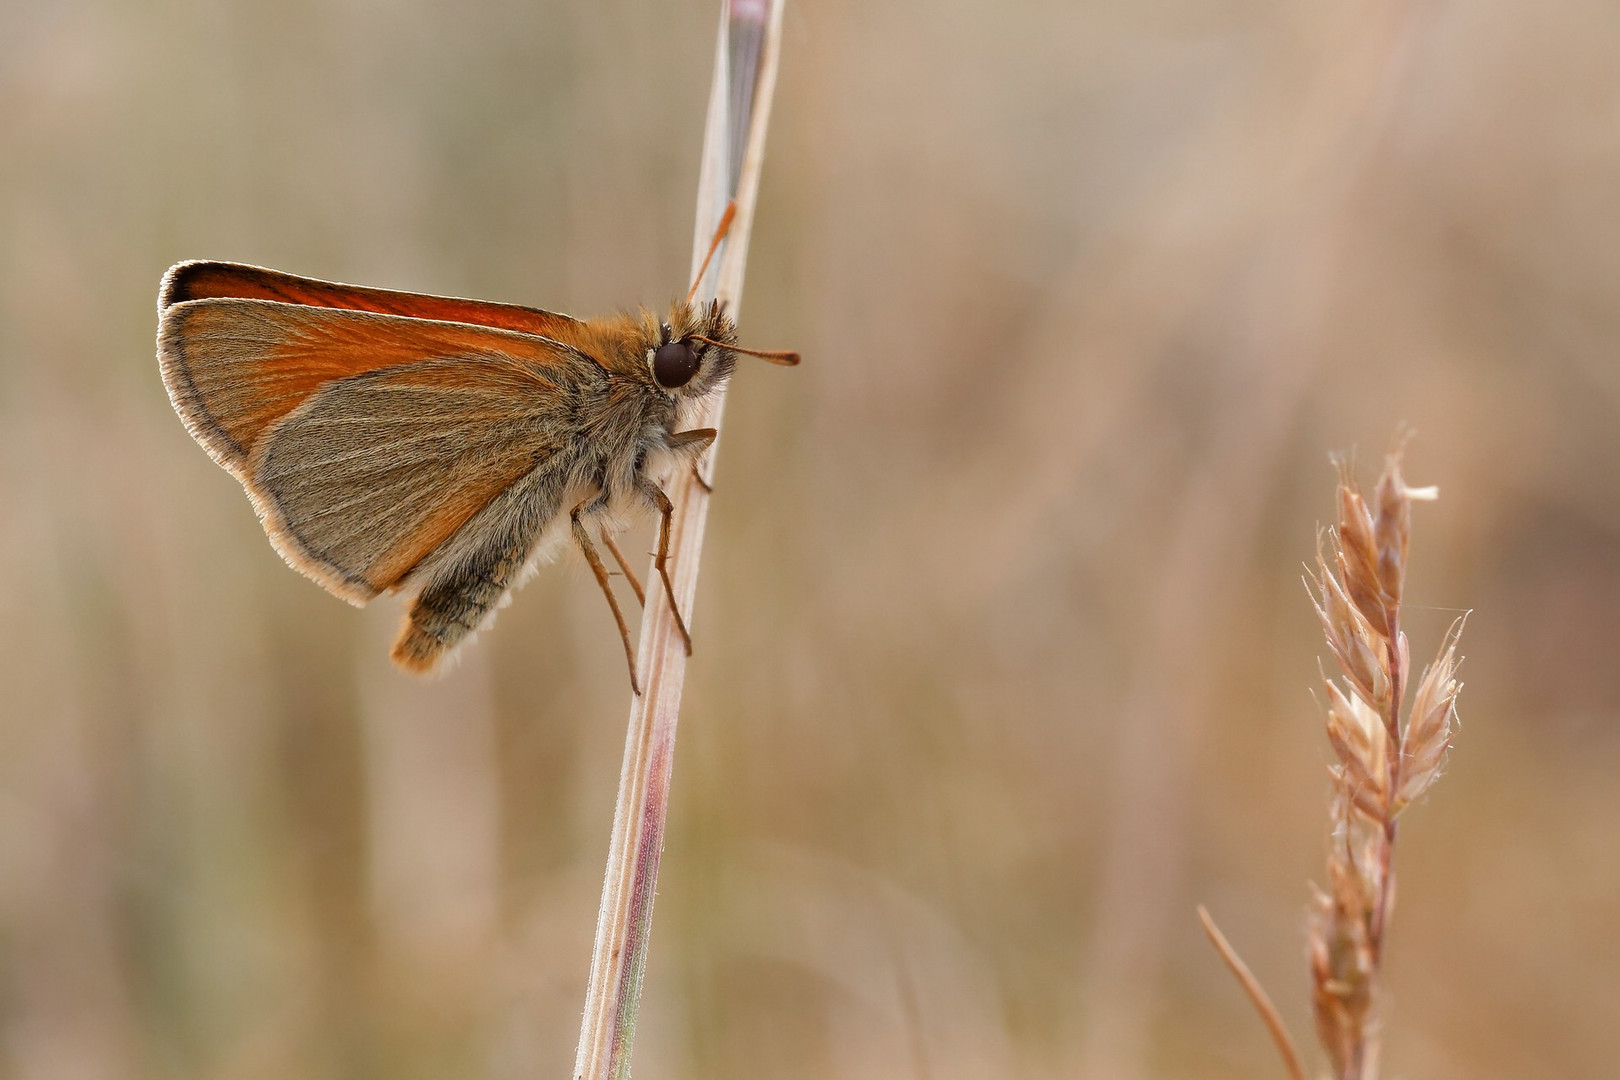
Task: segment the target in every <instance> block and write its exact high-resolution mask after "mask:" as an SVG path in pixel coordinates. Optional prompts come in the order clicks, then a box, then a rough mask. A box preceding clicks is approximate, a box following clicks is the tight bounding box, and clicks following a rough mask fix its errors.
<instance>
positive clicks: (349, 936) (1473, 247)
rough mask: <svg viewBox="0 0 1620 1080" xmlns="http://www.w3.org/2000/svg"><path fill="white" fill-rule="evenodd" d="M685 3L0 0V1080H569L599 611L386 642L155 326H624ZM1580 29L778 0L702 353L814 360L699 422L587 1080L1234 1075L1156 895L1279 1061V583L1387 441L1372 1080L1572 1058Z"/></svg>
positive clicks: (384, 632) (1599, 26)
mask: <svg viewBox="0 0 1620 1080" xmlns="http://www.w3.org/2000/svg"><path fill="white" fill-rule="evenodd" d="M716 11H717V5H716V4H714V3H712V2H709V0H704V2H692V0H680V2H678V3H652V2H645V0H643V2H635V0H599V2H594V3H589V4H585V3H579V4H563V3H556V2H544V0H540V2H536V0H521V2H513V0H505V2H501V3H472V4H466V5H461V4H442V5H429V4H425V3H421V2H420V0H405V2H401V3H391V4H380V3H367V2H363V0H321V2H313V0H293V2H284V3H274V4H266V3H255V2H248V0H235V2H230V3H223V4H204V3H185V2H167V0H151V2H148V3H127V2H119V0H62V2H56V3H50V4H46V3H37V2H36V3H29V2H20V0H0V256H3V258H0V560H3V562H0V604H3V607H0V612H3V614H4V619H3V621H0V642H3V649H0V1076H6V1077H16V1078H19V1080H34V1078H41V1080H43V1078H49V1080H80V1078H83V1080H100V1078H112V1080H120V1078H136V1077H139V1078H148V1077H150V1078H170V1077H175V1078H179V1077H210V1078H228V1080H258V1078H266V1080H269V1078H282V1077H311V1078H323V1077H324V1078H334V1080H337V1078H351V1077H355V1078H358V1077H385V1076H386V1077H389V1078H406V1080H409V1078H417V1077H420V1078H428V1077H442V1076H466V1077H491V1078H496V1080H506V1078H513V1080H516V1078H527V1077H561V1076H565V1075H566V1074H567V1070H568V1069H569V1067H570V1065H571V1064H572V1060H573V1046H574V1041H575V1038H576V1035H577V1031H578V1018H579V1009H580V1004H581V1001H582V997H583V990H584V984H585V976H586V966H587V964H588V960H589V950H590V935H591V932H592V928H593V923H594V917H595V907H596V900H597V894H598V889H599V885H600V880H601V871H602V858H603V855H604V852H605V848H606V842H607V836H608V829H609V819H610V815H611V808H612V804H613V794H614V793H613V786H614V782H615V778H616V775H617V770H618V761H619V755H620V750H621V746H622V740H623V730H624V729H623V724H624V717H625V706H626V701H627V688H626V686H625V679H624V673H623V669H622V657H621V655H620V652H619V646H618V643H617V641H616V639H615V635H614V633H613V629H612V624H611V621H610V619H609V616H608V613H607V612H606V611H605V610H604V607H603V604H602V601H601V597H600V596H599V595H598V594H597V592H596V588H595V585H594V583H593V582H592V581H591V580H590V577H589V575H588V574H586V573H583V572H582V571H581V568H580V567H579V566H578V565H575V563H565V564H564V565H563V566H562V567H559V568H555V569H553V570H551V571H548V572H546V573H543V574H542V575H540V576H539V577H538V578H537V579H536V580H535V581H533V582H532V583H531V584H530V585H529V586H528V587H527V588H526V589H525V590H524V591H523V592H522V593H521V594H520V595H519V596H518V598H517V602H516V603H515V604H514V605H513V606H512V607H511V608H509V609H508V610H507V611H505V612H504V613H503V614H502V615H501V617H500V620H499V622H498V624H497V626H496V627H495V629H494V630H493V631H492V632H490V633H488V634H485V635H484V636H483V637H482V638H481V639H480V641H479V642H478V643H477V644H476V645H475V646H474V648H472V649H471V650H469V651H468V653H467V655H466V658H465V662H464V663H463V664H462V665H461V666H460V668H459V669H458V670H457V671H456V672H455V673H454V674H453V675H452V676H450V677H449V678H447V679H444V680H442V681H440V682H437V683H432V684H424V683H420V682H416V681H412V680H409V679H406V678H404V677H402V676H400V675H397V674H395V673H394V672H393V671H391V670H390V669H389V668H388V666H387V664H386V661H385V659H384V655H385V652H386V646H387V643H388V640H389V638H390V636H391V634H392V632H393V628H394V624H395V622H396V620H397V619H398V617H399V607H398V604H397V603H396V602H393V601H383V602H379V603H378V604H376V605H374V606H373V609H372V610H367V611H364V612H362V611H357V610H355V609H352V608H349V607H347V606H345V605H344V604H342V603H339V602H338V601H336V600H334V599H332V598H331V597H329V596H327V595H326V594H324V593H323V592H322V591H321V590H319V589H317V588H316V587H314V586H313V585H311V584H310V583H309V582H308V581H306V580H304V579H303V578H301V577H299V576H298V575H297V574H295V573H293V572H292V571H290V570H289V569H287V568H286V567H285V566H284V565H283V564H282V562H281V560H280V559H279V558H277V557H276V555H275V554H274V552H273V551H272V550H271V549H270V547H269V545H268V544H267V543H266V542H265V540H264V537H263V534H262V533H261V531H260V529H259V527H258V525H257V523H256V522H255V520H254V518H253V515H252V513H251V510H250V508H249V506H248V503H247V501H246V499H245V498H244V497H243V495H242V492H241V490H240V488H239V486H238V485H237V484H236V482H235V481H233V480H232V479H231V478H230V477H229V476H228V475H226V474H225V473H224V472H223V471H222V470H220V469H218V468H217V467H215V466H214V465H213V464H212V463H211V462H210V461H209V460H208V458H207V456H206V455H205V454H204V453H203V452H202V451H201V450H200V449H199V448H198V447H197V446H196V445H195V444H194V443H193V442H192V441H191V439H190V438H188V437H187V435H186V433H185V431H184V430H183V428H182V427H181V425H180V423H179V421H178V420H177V419H176V418H175V416H174V414H173V413H172V411H171V410H170V408H169V405H168V402H167V401H166V399H165V397H164V393H163V388H162V386H161V383H160V381H159V379H158V373H157V365H156V362H155V360H154V356H153V344H152V341H153V333H154V329H155V316H154V311H153V305H154V300H155V297H156V292H157V283H158V278H159V275H160V274H161V273H162V272H163V270H164V268H166V267H167V266H168V265H169V264H171V263H173V262H175V261H177V260H180V259H185V258H218V259H233V260H241V261H246V262H253V263H260V264H264V265H269V266H274V267H277V268H280V269H284V270H288V271H292V272H294V273H301V274H307V275H312V276H319V277H326V278H335V279H339V280H347V281H356V282H362V283H367V284H374V285H383V286H390V287H394V288H402V289H411V290H418V291H430V292H442V293H451V294H457V295H469V296H482V297H488V298H492V299H499V300H508V301H515V302H521V303H530V304H537V305H540V306H544V307H550V308H555V309H558V310H563V311H568V312H573V313H576V314H592V313H599V312H605V311H609V310H612V309H613V308H615V307H618V306H622V305H631V304H634V303H636V302H638V301H647V302H651V303H655V304H661V303H663V302H665V301H666V300H667V298H669V297H670V296H671V295H674V294H675V293H677V292H678V291H679V290H680V289H682V288H683V287H684V285H685V275H686V268H687V249H688V246H689V243H690V231H691V204H692V198H693V192H694V186H695V181H696V172H697V154H698V146H699V139H700V128H701V114H702V109H703V103H704V100H705V97H706V93H707V87H708V80H709V70H710V53H711V49H712V43H713V35H714V20H715V17H716ZM1617 55H1620V20H1617V19H1616V17H1615V11H1614V7H1613V5H1612V3H1609V2H1607V0H1563V2H1561V3H1559V4H1556V5H1551V4H1549V5H1529V4H1514V3H1507V2H1502V0H1470V2H1467V3H1460V2H1452V3H1393V2H1387V0H1369V2H1365V3H1360V4H1331V5H1329V4H1310V5H1307V4H1268V3H1256V2H1246V0H1229V2H1214V0H1210V2H1204V3H1196V2H1178V0H1154V2H1149V3H1125V2H1075V0H1036V2H1026V3H1019V4H994V3H982V4H977V5H973V4H924V3H910V4H900V3H891V2H882V0H879V2H876V3H872V2H867V0H833V2H831V3H819V4H811V3H807V2H800V3H796V4H794V5H793V6H792V7H790V9H789V12H788V17H787V24H786V44H785V48H784V58H783V59H784V62H783V69H782V78H781V84H780V93H779V96H778V101H777V108H776V113H775V123H774V127H773V132H772V135H771V140H770V156H769V159H768V161H767V165H766V170H765V180H764V187H763V190H762V194H761V204H760V212H759V218H758V224H757V228H756V231H755V244H754V255H753V259H752V263H751V278H750V282H749V287H748V295H747V298H746V300H747V302H746V306H745V308H744V310H743V315H744V319H743V332H744V336H745V338H746V340H747V341H748V342H750V343H753V344H756V345H759V346H766V347H781V346H791V347H795V348H798V349H801V350H802V351H803V352H804V354H805V357H806V363H805V364H804V366H803V367H801V368H799V369H797V370H796V371H791V372H787V371H781V370H778V369H774V368H767V367H765V366H764V365H751V366H749V365H745V366H744V367H743V368H742V369H741V370H740V372H739V374H738V376H737V378H736V380H735V386H734V392H733V394H732V397H731V401H730V406H729V409H728V425H729V426H728V435H727V439H726V444H725V446H724V448H723V452H722V454H721V458H720V461H719V463H718V484H719V492H718V494H717V496H716V498H715V501H714V504H713V510H712V513H711V515H710V523H711V532H710V537H711V542H710V545H709V547H708V551H707V556H706V564H705V566H704V570H703V584H702V588H701V592H700V603H699V611H698V614H697V621H696V634H697V650H698V651H697V654H696V657H695V659H694V662H693V668H692V677H691V680H690V682H689V684H688V689H687V695H686V706H685V712H684V720H683V728H682V735H681V744H680V754H679V760H678V762H677V766H676V775H675V784H676V786H675V795H674V804H673V808H672V819H671V824H670V834H669V844H668V849H667V851H666V854H665V860H664V868H665V870H664V876H663V880H662V882H661V895H660V898H659V904H658V914H657V925H656V930H655V933H654V936H653V943H652V955H651V960H650V965H649V974H648V984H647V990H646V997H645V1006H644V1011H643V1021H642V1025H641V1030H640V1036H639V1044H638V1047H637V1056H636V1075H637V1076H639V1077H690V1078H700V1077H701V1078H739V1080H741V1078H750V1080H758V1078H798V1077H835V1076H836V1077H852V1078H864V1077H872V1078H877V1077H885V1078H887V1077H916V1078H919V1080H941V1078H958V1077H960V1078H969V1077H975V1078H976V1077H987V1078H1000V1077H1026V1078H1048V1077H1051V1078H1056V1077H1108V1078H1116V1077H1117V1078H1125V1080H1131V1078H1150V1077H1187V1078H1194V1077H1196V1078H1227V1077H1232V1078H1235V1077H1250V1076H1279V1075H1281V1073H1280V1069H1279V1067H1278V1066H1277V1064H1276V1061H1275V1057H1274V1055H1273V1053H1272V1051H1271V1049H1270V1047H1269V1046H1268V1044H1267V1042H1266V1039H1265V1036H1264V1033H1263V1031H1262V1030H1261V1028H1260V1027H1259V1025H1258V1024H1257V1023H1256V1022H1255V1020H1254V1018H1253V1016H1252V1014H1251V1012H1250V1010H1249V1007H1248V1005H1247V1004H1246V1002H1245V1001H1244V1000H1243V998H1242V997H1241V995H1240V994H1239V992H1238V991H1237V989H1236V988H1235V986H1234V985H1233V984H1232V982H1231V980H1230V979H1229V978H1228V976H1227V975H1226V973H1225V972H1224V971H1223V970H1222V969H1221V967H1220V965H1219V963H1218V961H1217V960H1216V958H1215V956H1214V955H1213V953H1212V951H1211V950H1210V949H1209V947H1208V946H1207V944H1206V943H1205V942H1204V940H1203V938H1202V937H1201V935H1200V933H1199V931H1198V929H1197V926H1196V923H1195V922H1194V919H1193V914H1192V909H1193V905H1194V904H1195V903H1197V902H1199V901H1203V902H1205V903H1207V904H1209V905H1210V907H1211V908H1212V909H1213V910H1214V912H1215V914H1216V916H1217V917H1218V918H1219V919H1220V920H1221V921H1222V923H1223V925H1224V926H1225V928H1226V930H1227V932H1228V933H1229V935H1230V936H1231V937H1232V938H1233V940H1234V941H1235V943H1236V944H1237V946H1238V947H1239V948H1240V949H1241V950H1242V951H1243V953H1244V954H1245V956H1246V957H1247V958H1248V959H1249V961H1250V962H1251V963H1252V964H1253V965H1254V967H1255V969H1256V970H1257V972H1258V973H1259V975H1260V976H1261V978H1262V979H1263V980H1264V981H1265V983H1266V984H1267V985H1268V986H1269V987H1270V989H1271V991H1272V993H1273V994H1274V996H1275V997H1276V998H1277V999H1278V1001H1279V1004H1280V1007H1281V1009H1282V1011H1283V1013H1284V1015H1285V1017H1286V1018H1287V1020H1288V1021H1289V1023H1290V1024H1291V1025H1292V1026H1293V1028H1294V1030H1295V1032H1296V1034H1297V1035H1298V1036H1299V1037H1300V1038H1302V1039H1308V1038H1309V1035H1310V1020H1309V1015H1308V1013H1307V1011H1306V1006H1305V983H1304V968H1303V961H1302V954H1301V950H1302V944H1301V941H1302V934H1301V931H1302V908H1303V903H1304V901H1305V898H1306V891H1307V881H1308V879H1310V878H1311V877H1313V876H1316V875H1319V874H1320V872H1321V869H1320V868H1321V865H1322V859H1323V850H1324V835H1323V829H1324V814H1323V809H1324V806H1325V800H1326V796H1327V790H1328V788H1327V781H1326V775H1325V771H1324V767H1325V764H1326V761H1327V752H1326V748H1325V746H1324V742H1323V739H1322V736H1321V732H1320V728H1319V723H1318V719H1317V714H1316V712H1315V709H1314V706H1313V703H1312V700H1311V697H1310V690H1311V688H1312V685H1313V683H1314V681H1315V673H1316V663H1317V660H1316V658H1317V657H1318V656H1320V655H1322V654H1323V653H1324V649H1323V648H1322V646H1321V644H1320V642H1319V640H1318V633H1317V629H1316V627H1315V625H1314V620H1313V616H1312V614H1311V612H1310V609H1309V607H1308V605H1307V602H1306V598H1305V595H1304V591H1303V589H1302V588H1301V586H1300V583H1299V578H1300V571H1301V563H1302V561H1303V560H1304V559H1306V558H1307V557H1308V556H1309V554H1310V552H1311V550H1312V542H1313V541H1312V538H1313V530H1314V529H1315V527H1316V526H1317V524H1318V523H1319V522H1323V521H1325V520H1327V518H1328V517H1329V515H1330V514H1331V513H1332V509H1333V508H1332V501H1331V499H1332V480H1333V477H1332V472H1331V470H1330V468H1329V467H1328V457H1327V455H1328V453H1329V451H1332V450H1343V449H1351V448H1355V449H1358V450H1359V452H1360V458H1361V464H1362V473H1363V477H1364V478H1365V479H1367V480H1370V479H1371V478H1372V475H1373V473H1374V470H1375V469H1376V466H1377V462H1378V458H1379V456H1380V454H1381V453H1382V451H1383V449H1384V447H1385V446H1386V445H1387V444H1388V441H1389V439H1390V437H1391V435H1392V434H1393V432H1394V431H1395V430H1396V428H1397V426H1398V425H1400V424H1402V423H1408V424H1410V425H1412V426H1413V427H1415V428H1416V429H1417V431H1418V437H1417V440H1416V441H1415V442H1414V444H1413V446H1412V450H1411V453H1410V455H1409V458H1408V474H1409V476H1410V478H1411V480H1412V481H1413V482H1414V483H1419V484H1428V483H1434V484H1438V485H1439V487H1440V490H1441V499H1440V501H1439V502H1438V503H1436V504H1433V505H1431V506H1424V507H1421V508H1420V509H1419V512H1418V516H1417V519H1416V526H1415V527H1416V538H1415V547H1414V552H1413V568H1412V572H1411V578H1410V593H1409V601H1410V603H1411V604H1412V609H1411V615H1410V620H1411V625H1410V629H1411V631H1412V634H1413V646H1414V652H1415V654H1416V655H1417V656H1419V657H1420V658H1424V659H1426V658H1427V657H1428V656H1430V655H1431V654H1432V652H1433V650H1434V647H1435V646H1436V645H1437V643H1438V640H1439V635H1440V634H1441V632H1442V631H1443V629H1444V627H1445V626H1446V625H1447V624H1448V623H1449V622H1450V621H1451V619H1452V618H1453V617H1454V615H1455V614H1456V613H1458V612H1459V611H1460V610H1462V609H1470V608H1471V609H1473V610H1474V612H1475V614H1474V615H1473V617H1472V618H1471V620H1470V622H1469V625H1468V630H1467V633H1466V635H1465V638H1464V651H1465V652H1466V654H1467V656H1468V662H1467V665H1466V667H1465V678H1466V679H1467V682H1468V686H1467V689H1466V690H1465V691H1464V693H1463V696H1462V702H1461V704H1462V717H1463V728H1462V731H1461V734H1460V736H1459V739H1458V747H1457V750H1456V752H1455V754H1454V756H1453V759H1452V765H1451V770H1450V774H1449V775H1448V776H1447V777H1446V778H1445V779H1444V780H1443V781H1442V782H1441V783H1440V785H1439V786H1438V787H1437V788H1436V789H1435V791H1434V792H1433V794H1432V795H1431V796H1430V798H1429V799H1428V801H1427V802H1426V803H1425V804H1423V805H1420V806H1418V807H1416V808H1414V810H1413V811H1412V812H1411V814H1410V816H1409V817H1408V818H1407V819H1406V825H1405V827H1404V829H1403V832H1402V839H1401V845H1400V850H1399V866H1400V880H1401V893H1400V907H1399V910H1398V912H1397V914H1396V916H1395V922H1394V929H1393V937H1392V941H1391V944H1390V956H1389V970H1388V984H1389V987H1390V991H1391V994H1392V998H1391V1012H1390V1015H1389V1019H1388V1047H1387V1052H1386V1062H1387V1065H1388V1074H1389V1075H1391V1076H1404V1077H1458V1076H1467V1077H1477V1078H1497V1077H1571V1078H1577V1077H1579V1078H1586V1077H1594V1078H1595V1077H1606V1076H1613V1075H1615V1070H1616V1069H1617V1068H1620V1065H1617V1064H1616V1062H1617V1061H1620V975H1617V971H1620V931H1617V929H1616V927H1617V926H1620V835H1617V833H1620V785H1617V783H1616V781H1615V779H1614V774H1615V772H1616V770H1617V767H1620V732H1617V730H1616V720H1617V719H1620V663H1617V660H1616V649H1617V646H1620V483H1617V473H1620V423H1617V421H1620V362H1617V356H1616V340H1617V336H1620V308H1617V306H1616V298H1617V296H1620V210H1617V209H1616V205H1617V198H1620V65H1617V64H1616V61H1615V57H1616V56H1617ZM636 543H637V544H641V545H643V550H645V543H646V541H645V540H644V539H642V538H640V537H638V538H637V539H636ZM576 561H577V560H576ZM1318 1060H1319V1059H1318Z"/></svg>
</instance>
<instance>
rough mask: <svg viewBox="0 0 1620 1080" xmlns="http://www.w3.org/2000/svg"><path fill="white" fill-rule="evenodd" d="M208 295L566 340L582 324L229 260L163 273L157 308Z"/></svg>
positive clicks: (537, 311)
mask: <svg viewBox="0 0 1620 1080" xmlns="http://www.w3.org/2000/svg"><path fill="white" fill-rule="evenodd" d="M208 299H241V300H276V301H280V302H281V303H285V304H301V305H304V306H306V307H328V308H346V309H348V310H351V311H371V312H376V313H377V314H381V315H406V316H409V317H411V318H414V319H438V320H441V321H444V322H464V323H472V324H473V325H475V326H492V327H495V328H497V329H501V330H516V331H518V332H519V333H523V334H538V335H540V336H541V337H550V338H554V337H557V336H559V335H564V340H567V338H566V335H567V334H568V332H569V331H570V329H571V328H577V327H578V326H579V325H580V322H579V320H578V319H575V318H572V317H570V316H568V315H559V314H557V313H556V312H553V311H541V310H540V309H539V308H531V307H521V306H519V305H517V304H496V303H491V302H489V301H487V300H463V299H460V298H458V297H451V296H427V295H424V294H422V293H408V292H395V291H393V290H391V289H372V288H367V287H365V286H362V285H342V284H339V283H337V282H334V281H318V280H316V279H315V278H306V277H298V276H297V275H294V274H283V273H281V272H280V271H279V270H266V269H264V268H263V267H260V266H248V265H246V264H244V263H226V262H186V263H180V264H178V265H176V266H174V267H172V268H171V269H170V270H169V272H168V273H167V274H165V275H164V277H163V284H162V286H161V287H160V290H159V293H158V310H159V311H160V312H161V311H165V310H167V309H168V308H170V307H172V306H173V305H175V304H179V303H184V302H185V301H187V300H208Z"/></svg>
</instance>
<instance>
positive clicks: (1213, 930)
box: [1198, 904, 1305, 1080]
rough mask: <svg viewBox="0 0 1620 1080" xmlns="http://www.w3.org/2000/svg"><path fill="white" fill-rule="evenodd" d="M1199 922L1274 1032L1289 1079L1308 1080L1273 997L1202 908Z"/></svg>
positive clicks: (1273, 1039)
mask: <svg viewBox="0 0 1620 1080" xmlns="http://www.w3.org/2000/svg"><path fill="white" fill-rule="evenodd" d="M1198 921H1199V922H1201V923H1203V924H1204V933H1205V934H1206V935H1208V937H1209V943H1210V944H1211V945H1213V946H1215V951H1216V952H1218V953H1220V954H1221V959H1222V960H1224V961H1226V967H1227V970H1229V971H1230V972H1231V973H1232V977H1233V978H1235V979H1237V981H1238V983H1239V984H1240V985H1241V986H1242V987H1243V992H1244V993H1246V994H1248V995H1249V1000H1250V1001H1251V1002H1253V1003H1254V1008H1255V1011H1256V1012H1258V1013H1259V1014H1260V1019H1261V1021H1262V1022H1263V1023H1264V1024H1265V1025H1266V1030H1267V1031H1269V1032H1271V1041H1272V1042H1274V1043H1276V1044H1277V1053H1278V1054H1280V1055H1281V1056H1282V1059H1283V1066H1284V1067H1285V1068H1287V1070H1288V1075H1289V1076H1291V1077H1293V1078H1294V1080H1305V1064H1304V1062H1302V1061H1300V1059H1299V1049H1298V1047H1296V1046H1295V1045H1294V1039H1293V1036H1291V1035H1289V1034H1288V1028H1287V1027H1286V1026H1285V1025H1284V1024H1283V1021H1282V1017H1281V1016H1279V1015H1278V1014H1277V1007H1276V1006H1275V1005H1273V1004H1272V1003H1271V997H1270V996H1269V995H1268V994H1267V993H1266V991H1265V988H1264V987H1262V986H1261V985H1260V980H1259V979H1256V978H1255V977H1254V972H1252V971H1250V970H1249V965H1248V964H1245V963H1244V962H1243V959H1242V958H1241V957H1239V956H1238V954H1237V950H1235V949H1233V948H1232V945H1231V943H1230V942H1228V941H1227V940H1226V935H1225V934H1223V933H1221V930H1220V927H1218V926H1216V925H1215V920H1214V919H1213V918H1212V917H1211V916H1210V914H1209V911H1208V910H1207V909H1206V908H1205V907H1204V905H1203V904H1199V905H1198Z"/></svg>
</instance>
